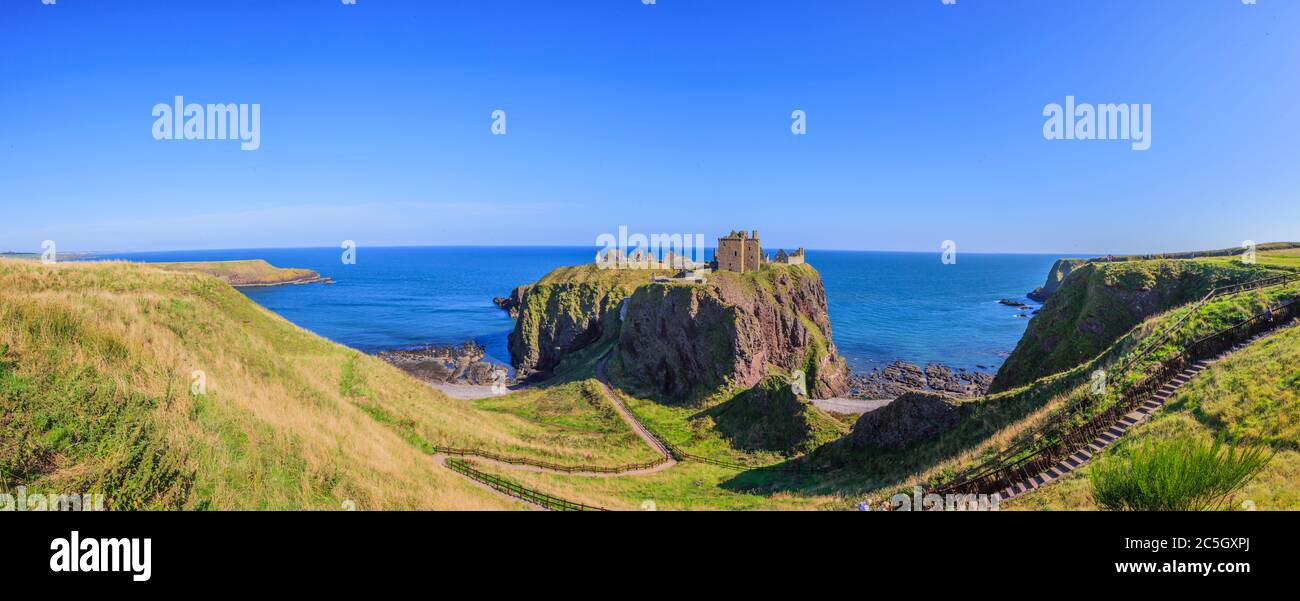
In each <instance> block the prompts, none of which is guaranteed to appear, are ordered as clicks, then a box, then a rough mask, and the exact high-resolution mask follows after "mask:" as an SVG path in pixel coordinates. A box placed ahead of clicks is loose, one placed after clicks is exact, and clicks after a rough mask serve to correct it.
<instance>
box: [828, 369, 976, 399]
mask: <svg viewBox="0 0 1300 601" xmlns="http://www.w3.org/2000/svg"><path fill="white" fill-rule="evenodd" d="M992 383H993V376H992V375H991V374H987V373H984V372H979V371H971V370H967V369H965V368H961V369H956V370H954V369H952V368H951V367H948V366H946V365H940V364H938V363H930V364H928V365H926V366H925V367H924V368H922V367H920V366H918V365H914V364H912V363H907V362H906V361H894V362H893V363H890V364H889V365H886V366H885V367H881V368H876V369H873V370H871V371H869V372H867V373H865V374H858V373H855V374H853V375H851V376H850V377H849V394H850V396H853V397H855V398H861V399H892V398H896V397H899V396H902V395H904V394H906V393H909V392H944V393H950V394H955V395H957V396H980V395H983V394H984V393H986V392H988V389H989V385H990V384H992Z"/></svg>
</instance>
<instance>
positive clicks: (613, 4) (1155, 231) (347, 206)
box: [0, 0, 1300, 253]
mask: <svg viewBox="0 0 1300 601" xmlns="http://www.w3.org/2000/svg"><path fill="white" fill-rule="evenodd" d="M1298 26H1300V2H1293V1H1289V0H1286V1H1284V0H1258V4H1256V5H1253V6H1249V5H1243V4H1241V2H1240V1H1239V0H1195V1H1189V0H1163V1H1162V0H1150V1H1140V2H1134V1H1097V0H1089V1H1083V0H1074V1H1070V0H1058V1H1051V2H1044V1H1038V0H958V2H957V4H956V5H943V4H942V2H941V1H940V0H933V1H929V0H879V1H871V0H857V1H852V2H847V1H845V2H837V1H829V0H807V1H803V2H788V1H786V2H776V1H763V0H745V1H730V0H725V1H724V0H657V3H656V4H654V5H651V6H647V5H643V4H642V3H641V0H586V1H577V0H548V1H545V2H540V1H536V0H519V1H509V2H504V1H490V0H473V1H470V0H466V1H456V2H452V1H446V2H433V1H428V0H357V4H356V5H352V6H348V5H343V4H342V3H341V2H339V1H336V0H313V1H305V0H304V1H292V0H281V1H276V2H267V1H255V0H235V1H231V0H224V1H221V2H217V1H185V2H183V1H170V0H169V1H164V0H156V1H154V0H134V1H126V0H123V1H113V2H109V1H103V0H57V2H56V4H55V5H52V6H49V5H43V4H41V2H40V0H0V208H2V209H3V210H2V211H0V250H31V251H37V252H39V249H40V244H41V241H42V240H46V239H52V240H55V241H56V242H57V243H58V245H59V249H60V250H156V249H188V248H194V249H201V248H237V247H293V246H338V244H339V242H340V241H342V240H344V239H352V240H356V241H357V242H358V243H359V244H361V245H363V246H364V245H459V244H487V245H493V244H565V245H568V244H574V245H580V244H594V241H595V239H596V237H597V236H598V235H599V234H601V233H606V232H616V231H617V228H618V226H620V225H626V226H628V227H629V229H630V230H632V231H634V232H635V231H640V232H646V233H650V232H680V233H704V234H706V235H707V236H709V237H713V236H715V235H716V234H719V233H724V232H726V231H728V230H730V229H734V228H746V229H754V228H757V229H759V230H760V231H761V233H762V234H763V238H764V242H765V243H766V245H767V246H786V247H793V246H807V247H810V248H841V249H880V250H927V251H928V250H933V251H935V252H938V249H939V245H940V243H941V242H942V241H943V240H954V241H956V242H957V244H958V248H959V250H965V251H980V252H1053V253H1074V252H1083V253H1091V252H1116V253H1119V252H1150V251H1169V250H1185V249H1195V248H1207V247H1226V246H1236V245H1238V244H1240V243H1241V241H1243V240H1247V239H1250V240H1255V241H1259V242H1263V241H1271V240H1282V239H1290V240H1294V239H1300V202H1297V192H1296V191H1297V190H1300V168H1297V166H1296V159H1297V157H1300V137H1297V136H1296V132H1297V131H1300V77H1298V76H1297V74H1298V73H1300V37H1298V36H1296V35H1295V32H1296V31H1297V28H1298ZM177 95H182V96H184V97H185V99H186V101H187V102H199V103H258V104H260V105H261V107H262V108H261V111H262V112H261V148H259V149H258V150H256V151H248V152H245V151H241V150H240V149H239V144H238V142H234V141H166V140H164V141H158V140H155V139H153V137H152V136H151V134H150V132H151V128H152V126H153V121H154V118H153V116H152V115H151V110H152V108H153V106H154V105H155V104H158V103H171V102H172V99H173V97H174V96H177ZM1067 95H1072V96H1075V97H1076V98H1077V100H1078V101H1079V102H1089V103H1098V104H1100V103H1143V104H1145V103H1149V104H1151V105H1152V135H1151V141H1152V144H1151V148H1150V149H1149V150H1147V151H1133V150H1131V149H1130V146H1129V143H1128V142H1123V141H1077V140H1076V141H1051V140H1046V139H1044V137H1043V134H1042V128H1043V123H1044V117H1043V108H1044V106H1045V105H1047V104H1048V103H1054V102H1055V103H1063V102H1064V101H1065V97H1066V96H1067ZM497 109H501V110H504V111H506V115H507V127H508V130H507V131H508V134H507V135H505V136H494V135H492V133H491V131H490V127H491V124H492V120H491V116H490V115H491V113H492V111H494V110H497ZM795 109H801V110H804V111H806V113H807V124H808V133H807V135H804V136H795V135H793V134H792V133H791V131H790V124H791V118H790V114H791V112H792V111H793V110H795Z"/></svg>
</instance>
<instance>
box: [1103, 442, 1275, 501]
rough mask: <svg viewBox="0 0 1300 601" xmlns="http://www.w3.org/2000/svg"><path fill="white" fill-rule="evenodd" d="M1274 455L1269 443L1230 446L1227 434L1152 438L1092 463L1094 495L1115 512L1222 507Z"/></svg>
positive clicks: (1261, 469)
mask: <svg viewBox="0 0 1300 601" xmlns="http://www.w3.org/2000/svg"><path fill="white" fill-rule="evenodd" d="M1272 458H1273V454H1272V452H1271V451H1269V450H1267V449H1266V448H1264V447H1238V446H1237V445H1235V444H1232V445H1225V444H1224V442H1223V439H1222V438H1220V439H1216V440H1215V441H1214V442H1212V443H1207V442H1205V441H1202V440H1199V439H1197V438H1192V437H1188V438H1172V439H1166V440H1158V441H1155V440H1149V439H1148V440H1145V441H1143V442H1142V443H1141V444H1134V445H1128V446H1127V447H1126V451H1125V452H1121V453H1111V454H1109V455H1106V456H1105V457H1104V458H1102V459H1101V460H1100V461H1098V462H1097V463H1096V465H1093V466H1092V469H1091V470H1090V477H1091V480H1092V497H1093V500H1094V501H1095V502H1096V503H1097V505H1099V506H1101V507H1103V508H1105V509H1110V510H1115V511H1119V510H1128V511H1205V510H1215V509H1222V508H1223V507H1224V506H1225V505H1227V506H1230V505H1231V503H1230V499H1231V497H1232V496H1233V495H1234V494H1236V493H1237V492H1239V491H1240V490H1241V489H1242V488H1243V487H1245V485H1246V483H1247V482H1248V481H1249V480H1250V479H1251V478H1253V477H1255V475H1257V474H1258V473H1259V472H1261V471H1263V469H1264V468H1265V467H1266V466H1267V465H1268V462H1269V461H1270V460H1271V459H1272Z"/></svg>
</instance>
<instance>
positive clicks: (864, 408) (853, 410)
mask: <svg viewBox="0 0 1300 601" xmlns="http://www.w3.org/2000/svg"><path fill="white" fill-rule="evenodd" d="M892 402H894V400H893V399H844V398H833V399H813V405H816V406H817V408H818V409H821V410H822V411H829V412H831V413H849V414H854V415H861V414H863V413H870V412H872V411H875V410H877V409H879V408H881V407H884V406H885V405H888V404H890V403H892Z"/></svg>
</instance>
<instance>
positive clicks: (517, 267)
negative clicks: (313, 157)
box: [102, 247, 1062, 371]
mask: <svg viewBox="0 0 1300 601" xmlns="http://www.w3.org/2000/svg"><path fill="white" fill-rule="evenodd" d="M342 252H343V251H342V250H341V249H335V248H306V249H246V250H203V251H169V252H146V253H119V254H112V255H105V256H103V257H102V258H112V259H125V260H130V261H146V262H149V261H226V260H236V259H265V260H267V261H269V262H270V263H271V264H273V265H276V266H279V267H305V268H308V269H314V270H316V271H317V272H320V273H321V274H322V275H326V276H330V277H332V278H334V281H335V284H332V285H319V284H311V285H302V286H275V287H267V288H244V289H242V290H243V292H244V294H247V295H248V296H249V298H251V299H253V300H254V301H256V302H258V303H260V304H261V305H262V306H264V307H266V308H268V309H270V310H272V311H274V312H276V313H278V314H280V315H282V316H284V317H285V318H286V319H288V320H289V321H292V322H293V323H295V324H298V325H299V326H302V327H304V328H306V329H308V330H311V331H313V332H316V333H317V334H319V335H321V336H324V337H326V338H329V339H331V340H334V341H335V342H339V343H342V344H345V345H348V346H351V347H353V348H356V349H358V350H361V351H365V352H376V351H380V350H385V349H391V348H403V347H414V346H421V345H426V344H431V343H436V344H454V343H460V342H463V341H465V340H474V341H475V342H477V343H479V344H481V345H482V346H484V347H485V348H486V349H487V356H488V358H489V359H491V360H493V361H497V362H501V363H508V362H509V352H508V351H507V350H506V336H507V335H508V334H509V332H510V330H511V329H513V327H514V324H513V320H511V319H510V318H509V317H508V316H507V315H506V314H505V312H504V311H501V310H500V309H498V308H497V307H496V306H495V305H493V304H492V297H494V296H506V295H508V294H509V293H510V290H511V289H513V288H514V287H515V286H518V285H520V284H527V283H530V282H533V281H535V280H537V279H538V278H540V277H541V276H543V275H545V274H546V273H547V272H548V271H550V270H551V269H553V268H554V267H557V266H560V265H577V264H581V263H586V262H590V261H591V260H592V259H593V257H594V256H595V249H592V248H587V247H537V248H531V247H393V248H368V247H361V248H359V249H358V250H357V257H356V259H357V261H356V263H355V264H352V265H345V264H343V262H342V260H341V256H342ZM1059 256H1062V255H1023V254H1016V255H1013V254H972V253H965V254H961V255H959V256H958V260H957V263H956V264H955V265H944V264H942V263H941V262H940V260H939V253H937V252H935V253H896V252H854V251H817V250H809V251H807V257H808V262H809V263H810V264H812V265H813V266H814V267H816V268H817V270H818V271H820V272H821V274H822V278H823V281H824V282H825V285H826V296H827V303H828V305H829V310H830V318H831V329H832V334H833V337H834V340H835V344H836V345H837V346H838V347H839V351H840V353H841V354H842V355H844V357H845V358H846V359H847V360H848V361H849V364H850V366H851V367H852V368H853V369H854V370H861V371H866V370H869V369H871V368H873V367H880V366H882V365H884V364H887V363H889V362H890V361H893V360H895V359H902V360H905V361H909V362H913V363H919V364H924V363H928V362H939V363H945V364H948V365H950V366H953V367H964V368H967V369H978V370H981V371H994V370H996V369H997V367H998V366H999V365H1001V363H1002V361H1003V359H1004V358H1005V357H1006V355H1007V354H1008V353H1010V352H1011V350H1012V349H1014V348H1015V346H1016V342H1017V341H1018V340H1019V339H1020V336H1021V334H1022V333H1023V332H1024V330H1025V325H1026V324H1027V323H1028V321H1029V320H1028V319H1026V318H1023V317H1016V315H1017V314H1020V313H1024V311H1022V310H1018V309H1016V308H1013V307H1007V306H1004V305H1000V304H998V302H997V301H998V299H1001V298H1010V299H1014V300H1020V301H1025V302H1026V303H1028V304H1029V305H1031V306H1033V307H1037V306H1038V305H1037V304H1036V303H1033V302H1031V301H1028V299H1026V298H1025V296H1024V295H1025V293H1026V292H1028V291H1029V290H1032V289H1033V288H1034V287H1035V286H1039V285H1042V283H1043V280H1044V278H1045V277H1046V275H1047V272H1048V270H1049V269H1050V268H1051V266H1052V263H1053V261H1055V260H1056V259H1057V258H1058V257H1059Z"/></svg>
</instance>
